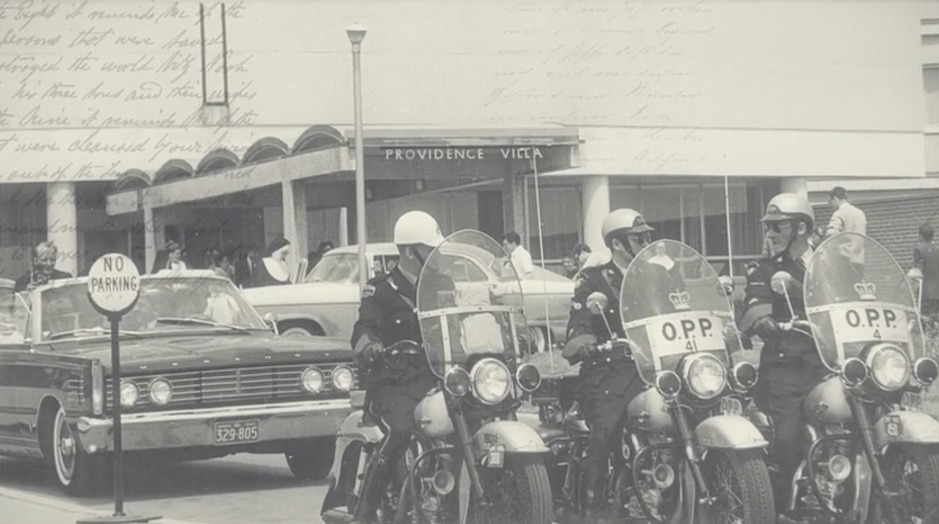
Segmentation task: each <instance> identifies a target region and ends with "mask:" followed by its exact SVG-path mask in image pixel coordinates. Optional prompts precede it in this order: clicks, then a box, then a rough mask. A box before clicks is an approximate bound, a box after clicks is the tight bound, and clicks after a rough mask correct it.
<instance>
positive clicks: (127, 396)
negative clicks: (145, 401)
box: [121, 380, 140, 408]
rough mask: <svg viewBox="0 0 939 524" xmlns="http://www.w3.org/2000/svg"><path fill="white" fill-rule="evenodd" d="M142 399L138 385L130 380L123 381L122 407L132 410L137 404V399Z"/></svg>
mask: <svg viewBox="0 0 939 524" xmlns="http://www.w3.org/2000/svg"><path fill="white" fill-rule="evenodd" d="M139 398H140V389H139V388H137V384H134V383H133V382H131V381H129V380H122V381H121V406H122V407H125V408H132V407H134V404H136V403H137V399H139Z"/></svg>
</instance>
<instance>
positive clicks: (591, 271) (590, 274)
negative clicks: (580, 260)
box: [565, 261, 636, 395]
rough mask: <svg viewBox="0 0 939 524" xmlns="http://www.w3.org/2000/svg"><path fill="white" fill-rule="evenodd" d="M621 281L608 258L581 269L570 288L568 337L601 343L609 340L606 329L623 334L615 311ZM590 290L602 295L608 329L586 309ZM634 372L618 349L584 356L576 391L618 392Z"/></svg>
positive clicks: (621, 277) (627, 384)
mask: <svg viewBox="0 0 939 524" xmlns="http://www.w3.org/2000/svg"><path fill="white" fill-rule="evenodd" d="M622 284H623V273H622V272H620V270H619V268H618V267H616V265H615V264H614V263H613V262H612V261H610V262H608V263H606V264H604V265H602V266H595V267H590V268H587V269H585V270H583V271H582V272H581V274H580V277H579V279H578V281H577V287H576V288H575V289H574V298H572V299H571V311H570V320H569V321H568V324H567V339H568V340H571V339H573V338H575V337H578V336H582V335H593V336H595V337H596V338H597V342H598V343H603V342H606V341H608V340H610V332H609V329H612V330H613V332H614V333H615V334H616V335H617V336H618V337H623V336H624V334H623V325H622V322H621V321H620V314H619V293H620V287H621V286H622ZM594 292H600V293H603V294H604V295H606V298H607V306H606V309H605V310H604V312H603V316H604V317H606V322H608V323H609V326H610V328H609V329H607V324H606V323H604V321H603V318H601V317H600V316H599V315H595V314H593V313H592V312H591V311H590V309H589V308H587V297H589V296H590V294H591V293H594ZM574 349H576V348H574ZM565 357H568V358H570V355H567V354H565ZM635 373H636V367H635V364H634V363H633V362H632V361H631V360H629V359H628V358H627V356H626V354H625V353H624V352H622V351H612V352H606V353H603V354H600V355H598V356H596V357H587V358H586V359H585V360H584V361H583V362H581V365H580V377H581V384H580V394H581V395H583V394H588V393H591V392H593V393H602V394H617V395H622V394H624V393H625V392H626V389H627V387H628V386H629V383H630V382H631V380H632V378H633V376H634V374H635ZM627 374H630V375H627Z"/></svg>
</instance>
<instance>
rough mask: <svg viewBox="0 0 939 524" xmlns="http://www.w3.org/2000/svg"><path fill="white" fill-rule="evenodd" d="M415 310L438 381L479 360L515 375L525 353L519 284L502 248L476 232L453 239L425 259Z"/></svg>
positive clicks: (527, 340) (458, 234) (491, 239)
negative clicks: (501, 365) (489, 361)
mask: <svg viewBox="0 0 939 524" xmlns="http://www.w3.org/2000/svg"><path fill="white" fill-rule="evenodd" d="M417 310H418V319H419V321H420V326H421V336H422V337H423V339H424V351H425V352H426V354H427V359H428V361H429V362H430V367H431V369H432V370H433V372H434V374H436V375H437V376H438V377H441V378H443V377H444V376H445V375H446V373H447V371H449V370H450V369H451V368H452V367H453V366H468V365H472V364H473V363H475V362H476V361H477V360H479V359H480V358H482V357H483V356H489V357H495V358H498V359H499V360H502V361H503V362H505V364H506V365H507V366H508V367H509V369H510V370H512V371H513V373H514V370H515V369H516V367H517V366H518V365H519V362H518V360H519V358H520V355H521V354H522V351H521V349H522V348H527V347H529V345H528V344H529V333H528V328H527V326H526V322H525V314H524V311H523V308H522V287H521V282H520V281H519V278H518V275H517V273H516V271H515V268H514V267H513V265H512V263H511V261H510V258H509V256H508V255H507V254H506V252H505V250H504V249H503V248H502V246H501V245H500V244H499V243H498V242H497V241H495V240H494V239H493V238H492V237H490V236H488V235H486V234H485V233H482V232H480V231H473V230H464V231H458V232H456V233H453V234H452V235H450V236H449V237H447V239H446V240H444V242H443V243H441V244H440V245H439V246H438V247H437V248H436V249H434V251H433V252H432V253H431V254H430V256H428V257H427V260H426V262H425V263H424V268H423V269H422V270H421V274H420V277H419V278H418V282H417ZM526 353H527V352H526Z"/></svg>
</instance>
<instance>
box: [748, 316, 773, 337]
mask: <svg viewBox="0 0 939 524" xmlns="http://www.w3.org/2000/svg"><path fill="white" fill-rule="evenodd" d="M751 329H752V330H753V332H754V333H756V334H757V335H759V337H760V338H762V339H763V340H766V339H768V338H772V337H774V336H776V335H778V334H779V331H780V330H779V326H778V325H777V324H776V321H775V320H773V317H770V316H769V315H767V316H765V317H762V318H760V319H758V320H757V321H756V322H754V323H753V327H752V328H751Z"/></svg>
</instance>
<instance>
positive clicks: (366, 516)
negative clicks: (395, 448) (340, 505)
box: [353, 452, 394, 524]
mask: <svg viewBox="0 0 939 524" xmlns="http://www.w3.org/2000/svg"><path fill="white" fill-rule="evenodd" d="M392 466H393V464H391V462H390V461H389V460H388V459H387V457H385V456H384V455H382V454H381V453H379V452H376V453H375V454H374V455H372V458H371V460H369V462H368V467H366V469H365V479H364V480H363V482H362V496H361V497H360V498H359V503H358V506H357V507H356V511H355V520H353V522H354V523H356V524H366V523H368V522H371V521H372V519H374V518H375V511H376V510H377V509H378V506H379V505H380V504H381V500H382V496H383V494H384V493H385V490H386V489H387V488H388V482H389V481H390V480H391V475H392V474H393V473H394V471H393V467H392Z"/></svg>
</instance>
